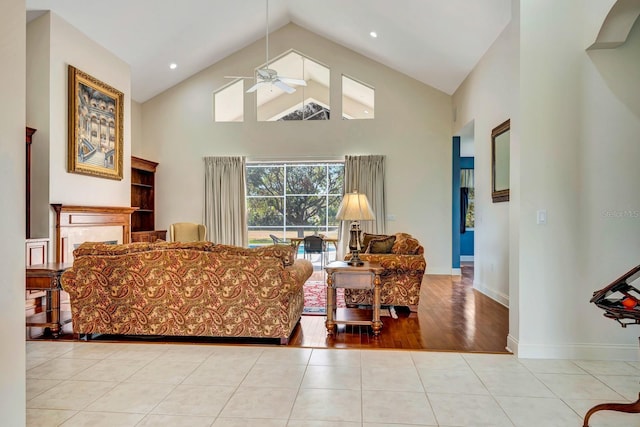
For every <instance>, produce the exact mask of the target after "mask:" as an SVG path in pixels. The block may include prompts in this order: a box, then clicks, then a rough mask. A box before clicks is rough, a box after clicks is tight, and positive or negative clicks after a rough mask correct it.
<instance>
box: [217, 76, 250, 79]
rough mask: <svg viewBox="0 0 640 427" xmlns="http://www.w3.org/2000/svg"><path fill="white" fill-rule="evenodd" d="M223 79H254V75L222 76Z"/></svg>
mask: <svg viewBox="0 0 640 427" xmlns="http://www.w3.org/2000/svg"><path fill="white" fill-rule="evenodd" d="M224 78H225V79H255V77H248V76H224Z"/></svg>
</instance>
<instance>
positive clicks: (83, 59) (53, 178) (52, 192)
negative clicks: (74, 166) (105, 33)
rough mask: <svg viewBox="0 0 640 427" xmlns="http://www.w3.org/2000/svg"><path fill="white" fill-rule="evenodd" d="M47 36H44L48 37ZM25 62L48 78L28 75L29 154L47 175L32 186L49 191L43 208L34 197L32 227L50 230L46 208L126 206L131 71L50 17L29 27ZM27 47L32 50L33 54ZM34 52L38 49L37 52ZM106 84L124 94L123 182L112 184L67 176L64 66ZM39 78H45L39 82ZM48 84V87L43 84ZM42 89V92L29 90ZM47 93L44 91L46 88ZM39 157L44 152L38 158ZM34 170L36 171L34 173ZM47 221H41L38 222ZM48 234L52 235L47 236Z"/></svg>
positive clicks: (65, 24)
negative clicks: (32, 136)
mask: <svg viewBox="0 0 640 427" xmlns="http://www.w3.org/2000/svg"><path fill="white" fill-rule="evenodd" d="M47 30H48V32H47ZM27 32H28V33H29V34H30V37H29V40H30V41H31V40H34V43H30V44H29V48H30V49H29V50H28V51H27V57H28V60H29V62H30V63H39V64H44V65H46V63H47V60H46V59H44V58H43V56H47V55H48V65H49V68H48V70H47V71H48V73H47V74H46V75H44V73H37V74H34V75H31V74H30V75H28V79H27V85H28V87H29V102H28V109H27V121H28V123H29V125H30V126H31V127H35V128H36V129H38V133H36V135H37V136H38V137H39V139H38V143H37V144H34V146H33V150H34V151H36V152H38V153H36V154H35V156H36V157H37V158H38V159H39V161H44V160H46V159H48V162H49V163H48V165H44V166H43V170H47V169H48V174H47V175H44V174H38V175H36V176H34V180H35V181H34V183H33V185H35V186H45V187H46V188H48V200H47V201H46V206H45V205H44V203H43V200H42V198H41V197H40V196H39V199H38V202H39V204H38V205H37V206H36V212H34V215H35V217H34V222H36V223H38V224H42V223H43V222H44V223H45V224H49V227H52V226H53V224H51V223H50V221H49V219H48V216H49V215H50V214H51V209H50V208H49V207H48V204H49V203H64V204H71V205H96V206H130V203H131V199H130V175H131V173H130V167H131V161H130V156H131V108H130V104H131V97H130V93H131V71H130V68H129V65H128V64H126V63H125V62H123V61H122V60H120V59H119V58H117V57H116V56H114V55H113V54H112V53H110V52H109V51H107V50H106V49H105V48H103V47H102V46H100V45H98V44H97V43H95V42H94V41H92V40H91V39H89V38H88V37H87V36H85V35H84V34H82V33H81V32H80V31H78V30H77V29H76V28H75V27H73V26H71V25H70V24H69V23H67V22H66V21H64V20H63V19H62V18H60V17H59V16H57V15H56V14H54V13H47V14H45V15H43V16H41V17H39V18H37V19H36V20H34V21H33V22H31V23H30V24H29V26H28V27H27ZM31 47H34V49H33V50H32V49H31ZM36 47H37V48H36ZM69 65H73V66H74V67H76V68H78V69H79V70H81V71H83V72H85V73H87V74H89V75H91V76H93V77H95V78H97V79H98V80H101V81H103V82H105V83H106V84H108V85H110V86H112V87H114V88H116V89H118V90H119V91H121V92H123V93H124V135H123V136H124V150H123V155H124V162H123V172H124V179H122V180H120V181H118V180H111V179H104V178H98V177H92V176H86V175H79V174H73V173H69V172H67V145H68V140H67V126H68V110H67V108H68V107H67V105H68V88H67V85H68V80H67V74H68V73H67V70H68V66H69ZM43 76H44V77H43ZM43 79H48V81H46V80H43ZM33 87H38V88H40V87H42V88H43V90H42V91H36V90H33ZM47 87H48V91H47V90H46V88H47ZM41 150H42V151H44V153H43V152H41ZM34 169H35V167H34ZM45 217H46V218H47V219H43V218H45ZM52 232H53V231H51V233H52Z"/></svg>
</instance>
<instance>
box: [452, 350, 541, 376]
mask: <svg viewBox="0 0 640 427" xmlns="http://www.w3.org/2000/svg"><path fill="white" fill-rule="evenodd" d="M462 357H463V358H464V359H465V360H466V361H467V363H468V364H469V366H471V369H473V370H474V371H476V372H482V371H500V372H529V371H528V369H527V368H525V366H524V365H523V364H522V363H520V361H519V360H518V358H517V357H515V356H513V355H510V354H481V353H464V354H462Z"/></svg>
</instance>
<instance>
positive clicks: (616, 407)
mask: <svg viewBox="0 0 640 427" xmlns="http://www.w3.org/2000/svg"><path fill="white" fill-rule="evenodd" d="M598 411H618V412H627V413H630V414H637V413H640V394H639V395H638V400H636V401H635V402H633V403H601V404H599V405H596V406H594V407H593V408H591V409H589V411H588V412H587V414H586V415H585V416H584V424H583V425H582V426H583V427H589V418H591V415H593V414H594V413H595V412H598Z"/></svg>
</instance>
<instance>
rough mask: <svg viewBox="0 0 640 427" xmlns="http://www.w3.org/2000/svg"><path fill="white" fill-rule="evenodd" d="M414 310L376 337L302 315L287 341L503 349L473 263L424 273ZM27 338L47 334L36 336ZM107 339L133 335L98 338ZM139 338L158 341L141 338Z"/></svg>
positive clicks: (496, 308) (500, 310) (499, 323)
mask: <svg viewBox="0 0 640 427" xmlns="http://www.w3.org/2000/svg"><path fill="white" fill-rule="evenodd" d="M421 292H422V293H421V295H420V305H419V307H418V311H417V313H415V312H410V311H409V310H408V309H406V308H404V307H398V308H397V309H396V311H397V314H398V318H397V319H393V318H392V317H383V318H382V321H383V322H384V327H383V329H382V332H381V334H380V336H379V337H378V338H374V337H373V335H371V334H370V332H369V328H368V327H367V326H346V325H340V326H339V328H338V333H337V334H336V335H335V336H334V337H329V336H327V330H326V329H325V326H324V321H325V317H324V316H302V320H301V321H300V325H299V326H298V327H296V329H295V330H294V332H293V334H292V336H291V339H290V341H289V346H291V347H313V348H359V349H367V348H387V349H413V350H416V349H418V350H438V351H462V352H491V353H506V352H507V351H506V349H505V346H506V342H507V334H508V330H509V310H508V309H507V308H506V307H504V306H503V305H501V304H499V303H497V302H495V301H494V300H492V299H491V298H489V297H487V296H485V295H484V294H482V293H480V292H478V291H476V290H474V289H473V266H463V267H462V276H459V277H456V276H445V275H428V276H425V278H424V280H423V284H422V290H421ZM70 326H71V325H70V324H67V325H65V326H64V328H63V333H62V335H61V337H60V339H62V340H71V339H73V336H72V334H71V333H70V332H71V329H70ZM31 339H47V338H43V337H42V336H40V337H35V338H31ZM101 339H102V340H107V341H122V340H127V341H130V340H135V338H126V339H125V338H122V337H114V336H110V337H101ZM140 340H141V341H154V342H158V341H162V340H163V339H162V338H145V339H140ZM166 341H171V342H176V341H179V342H222V343H226V344H232V343H233V344H268V343H270V342H269V341H265V340H242V341H238V340H229V339H203V340H192V339H182V338H177V339H166Z"/></svg>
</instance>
